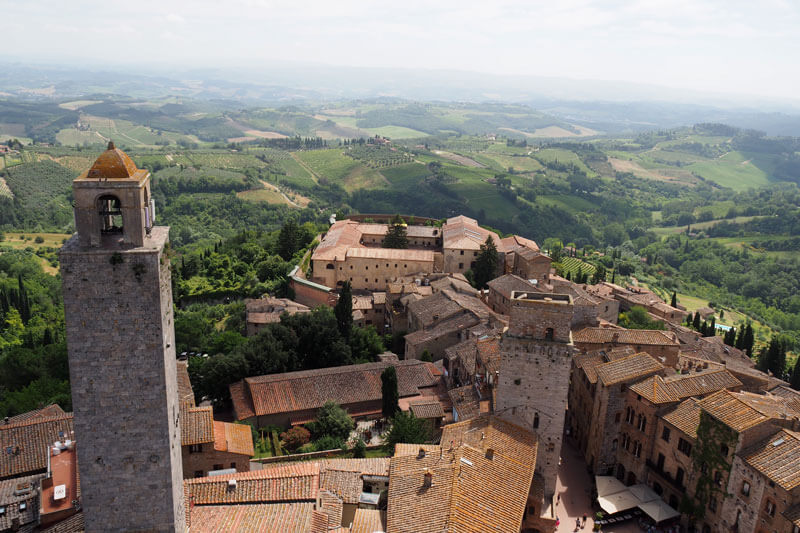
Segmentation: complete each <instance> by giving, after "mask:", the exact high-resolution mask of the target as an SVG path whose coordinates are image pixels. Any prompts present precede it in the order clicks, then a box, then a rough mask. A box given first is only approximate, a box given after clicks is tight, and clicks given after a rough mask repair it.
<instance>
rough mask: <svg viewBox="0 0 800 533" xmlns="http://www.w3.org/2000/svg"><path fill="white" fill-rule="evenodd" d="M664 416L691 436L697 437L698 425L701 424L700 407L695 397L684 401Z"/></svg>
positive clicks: (667, 420)
mask: <svg viewBox="0 0 800 533" xmlns="http://www.w3.org/2000/svg"><path fill="white" fill-rule="evenodd" d="M662 418H663V419H664V420H665V421H666V422H669V423H670V424H672V425H673V426H675V427H676V428H678V429H679V430H680V431H682V432H683V433H685V434H686V435H688V436H690V437H691V438H693V439H696V438H697V426H699V425H700V407H699V406H698V405H697V400H695V399H694V398H689V399H688V400H684V401H682V402H681V403H679V404H678V406H677V407H676V408H675V409H673V410H672V411H670V412H669V413H667V414H665V415H664V416H663V417H662Z"/></svg>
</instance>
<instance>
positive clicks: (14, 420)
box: [0, 403, 67, 424]
mask: <svg viewBox="0 0 800 533" xmlns="http://www.w3.org/2000/svg"><path fill="white" fill-rule="evenodd" d="M66 414H67V413H65V412H64V410H63V409H62V408H61V406H60V405H58V404H56V403H54V404H50V405H48V406H47V407H43V408H41V409H36V410H34V411H28V412H27V413H22V414H19V415H17V416H12V417H9V419H8V423H9V424H19V423H20V422H30V421H32V420H36V419H42V418H57V417H60V416H64V415H66ZM0 423H2V422H0Z"/></svg>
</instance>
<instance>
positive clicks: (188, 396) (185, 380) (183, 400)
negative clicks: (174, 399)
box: [175, 360, 195, 407]
mask: <svg viewBox="0 0 800 533" xmlns="http://www.w3.org/2000/svg"><path fill="white" fill-rule="evenodd" d="M175 365H176V370H177V378H178V402H179V403H180V404H181V405H183V406H188V407H194V406H195V403H194V391H193V390H192V382H191V381H190V380H189V362H188V361H181V360H178V361H175Z"/></svg>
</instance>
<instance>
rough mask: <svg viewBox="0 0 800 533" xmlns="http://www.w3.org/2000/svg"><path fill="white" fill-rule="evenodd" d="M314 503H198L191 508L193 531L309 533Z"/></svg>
mask: <svg viewBox="0 0 800 533" xmlns="http://www.w3.org/2000/svg"><path fill="white" fill-rule="evenodd" d="M313 512H314V503H313V502H300V503H271V504H257V505H199V506H195V507H193V508H192V510H191V530H192V533H195V532H198V533H227V532H235V533H250V532H253V533H308V532H309V531H311V515H312V513H313Z"/></svg>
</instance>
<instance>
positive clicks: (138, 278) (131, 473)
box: [60, 142, 186, 532]
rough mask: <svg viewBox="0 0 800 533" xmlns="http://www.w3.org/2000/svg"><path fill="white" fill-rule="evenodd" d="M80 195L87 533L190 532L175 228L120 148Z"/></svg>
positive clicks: (77, 273)
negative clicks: (171, 243) (160, 219)
mask: <svg viewBox="0 0 800 533" xmlns="http://www.w3.org/2000/svg"><path fill="white" fill-rule="evenodd" d="M72 187H73V195H74V205H75V227H76V229H77V235H75V236H73V237H72V238H71V239H70V240H69V241H68V242H67V243H66V244H65V245H64V246H63V247H62V249H61V252H60V261H61V276H62V280H63V288H62V290H63V294H64V311H65V318H66V329H67V346H68V350H69V371H70V380H71V383H72V403H73V408H74V412H75V415H74V416H75V418H74V423H75V436H76V439H77V440H78V442H79V443H80V445H79V446H78V447H77V449H78V464H79V467H80V477H81V493H82V497H81V500H82V501H81V503H82V505H83V511H84V516H85V521H86V531H89V532H94V531H103V532H105V531H153V532H172V531H177V532H183V531H185V530H186V525H185V514H184V502H183V481H182V480H183V470H182V465H181V436H180V420H179V413H180V410H179V405H178V395H177V382H176V370H175V332H174V324H173V317H172V288H171V281H170V270H169V258H168V257H167V255H166V253H165V252H166V249H165V247H166V245H167V241H168V234H169V228H167V227H163V226H154V225H153V222H154V219H155V216H154V215H155V210H154V204H153V202H152V199H151V196H150V173H149V172H148V171H147V170H143V169H141V170H140V169H138V168H136V165H135V164H134V163H133V161H132V160H131V159H130V158H129V157H128V156H127V155H126V154H125V153H124V152H122V151H121V150H119V149H117V148H115V147H114V143H111V142H110V143H109V144H108V150H106V151H105V152H104V153H103V154H102V155H100V157H98V158H97V161H95V163H94V165H93V166H92V168H91V169H89V170H88V171H87V172H85V173H84V174H82V175H81V176H79V177H78V178H77V179H75V181H73V183H72Z"/></svg>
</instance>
